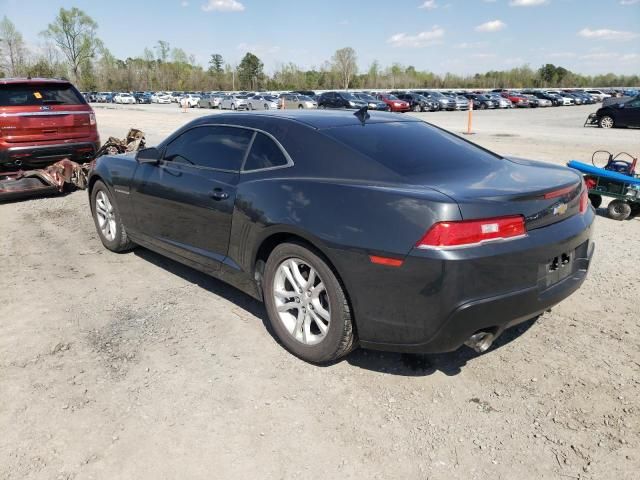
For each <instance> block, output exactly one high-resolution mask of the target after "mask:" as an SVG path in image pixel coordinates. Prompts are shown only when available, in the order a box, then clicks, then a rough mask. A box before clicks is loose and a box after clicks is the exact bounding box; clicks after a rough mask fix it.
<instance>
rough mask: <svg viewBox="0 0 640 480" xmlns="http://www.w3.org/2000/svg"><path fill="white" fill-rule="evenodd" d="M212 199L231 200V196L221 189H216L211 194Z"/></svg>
mask: <svg viewBox="0 0 640 480" xmlns="http://www.w3.org/2000/svg"><path fill="white" fill-rule="evenodd" d="M211 198H213V199H214V200H226V199H227V198H229V194H228V193H227V192H225V191H224V190H222V189H221V188H214V189H213V192H212V193H211Z"/></svg>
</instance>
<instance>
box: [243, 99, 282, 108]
mask: <svg viewBox="0 0 640 480" xmlns="http://www.w3.org/2000/svg"><path fill="white" fill-rule="evenodd" d="M247 108H248V109H249V110H277V109H278V99H277V98H276V97H272V96H270V95H254V96H253V97H249V98H248V99H247Z"/></svg>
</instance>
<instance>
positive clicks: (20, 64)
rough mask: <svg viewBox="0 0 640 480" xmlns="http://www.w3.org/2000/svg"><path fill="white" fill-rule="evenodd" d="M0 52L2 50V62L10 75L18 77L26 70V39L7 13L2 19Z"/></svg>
mask: <svg viewBox="0 0 640 480" xmlns="http://www.w3.org/2000/svg"><path fill="white" fill-rule="evenodd" d="M0 52H2V64H0V67H3V68H6V70H7V71H8V72H9V75H11V76H13V77H17V76H18V75H20V74H22V73H23V70H24V63H25V62H24V53H25V47H24V40H23V39H22V34H21V33H20V32H19V31H18V30H17V29H16V26H15V25H14V24H13V22H12V21H11V20H9V19H8V18H7V17H6V15H5V16H4V18H3V19H2V21H0Z"/></svg>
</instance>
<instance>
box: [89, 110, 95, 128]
mask: <svg viewBox="0 0 640 480" xmlns="http://www.w3.org/2000/svg"><path fill="white" fill-rule="evenodd" d="M95 124H96V114H95V113H93V112H91V113H90V114H89V125H95Z"/></svg>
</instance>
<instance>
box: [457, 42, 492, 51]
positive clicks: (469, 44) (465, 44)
mask: <svg viewBox="0 0 640 480" xmlns="http://www.w3.org/2000/svg"><path fill="white" fill-rule="evenodd" d="M486 46H487V42H462V43H459V44H457V45H456V46H455V47H454V48H462V49H465V50H466V49H469V48H482V47H486Z"/></svg>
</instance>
